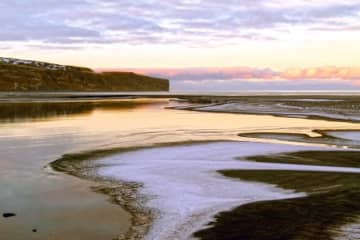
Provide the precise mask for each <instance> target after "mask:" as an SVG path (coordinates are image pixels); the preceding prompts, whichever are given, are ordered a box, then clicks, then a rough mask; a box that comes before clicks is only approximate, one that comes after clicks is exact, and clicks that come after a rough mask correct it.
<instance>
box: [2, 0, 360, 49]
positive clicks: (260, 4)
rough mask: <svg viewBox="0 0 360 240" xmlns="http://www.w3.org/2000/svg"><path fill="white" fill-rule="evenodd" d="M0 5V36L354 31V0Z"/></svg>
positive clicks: (180, 40) (167, 37)
mask: <svg viewBox="0 0 360 240" xmlns="http://www.w3.org/2000/svg"><path fill="white" fill-rule="evenodd" d="M0 11H1V12H0V13H1V14H0V21H1V22H2V30H1V32H0V41H23V42H26V41H42V42H46V43H61V44H78V43H95V44H108V43H119V44H200V45H201V44H209V42H210V41H212V42H216V43H222V44H226V43H229V42H237V41H238V40H239V39H247V40H274V39H276V38H277V37H278V36H277V35H278V34H277V33H279V32H286V31H287V29H288V27H289V26H292V27H293V28H296V27H301V28H305V29H307V30H308V31H337V30H339V29H340V30H344V31H357V30H358V27H357V23H358V22H359V20H360V15H359V12H360V2H359V1H358V0H354V1H346V0H344V1H340V0H329V1H326V2H325V1H307V0H293V1H286V2H284V1H279V0H242V1H240V0H229V1H220V0H193V1H190V0H168V1H161V0H137V1H133V0H121V1H118V0H63V1H55V0H32V1H24V0H13V1H1V2H0Z"/></svg>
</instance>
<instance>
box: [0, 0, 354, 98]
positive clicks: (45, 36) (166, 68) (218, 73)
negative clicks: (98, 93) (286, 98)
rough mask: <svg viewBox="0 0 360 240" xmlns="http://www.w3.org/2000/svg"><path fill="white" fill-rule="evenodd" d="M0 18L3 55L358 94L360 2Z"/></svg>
mask: <svg viewBox="0 0 360 240" xmlns="http://www.w3.org/2000/svg"><path fill="white" fill-rule="evenodd" d="M0 20H1V22H2V26H1V31H0V56H4V57H15V58H24V59H34V60H41V61H47V62H54V63H59V64H67V65H77V66H87V67H91V68H93V69H95V70H98V71H99V70H112V71H122V70H126V71H135V72H139V73H145V74H150V75H153V76H159V77H164V78H170V79H171V88H172V90H179V91H182V90H194V91H198V90H205V91H218V90H219V91H220V90H221V91H238V90H356V89H358V90H360V44H359V43H360V0H326V1H325V0H287V1H284V0H226V1H225V0H166V1H165V0H136V1H135V0H62V1H58V0H31V1H29V0H12V1H0Z"/></svg>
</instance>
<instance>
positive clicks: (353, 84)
mask: <svg viewBox="0 0 360 240" xmlns="http://www.w3.org/2000/svg"><path fill="white" fill-rule="evenodd" d="M97 71H130V72H136V73H140V74H146V75H150V76H155V77H161V78H167V79H170V80H171V85H172V87H173V89H175V90H203V91H206V90H214V89H216V90H240V89H243V90H244V89H246V90H254V89H257V90H296V89H298V90H321V89H323V90H353V89H355V88H356V89H360V67H358V68H357V67H318V68H291V69H286V70H284V71H276V70H273V69H270V68H251V67H236V68H235V67H234V68H181V69H179V68H178V69H176V68H175V69H132V68H127V69H97Z"/></svg>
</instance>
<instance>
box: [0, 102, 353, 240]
mask: <svg viewBox="0 0 360 240" xmlns="http://www.w3.org/2000/svg"><path fill="white" fill-rule="evenodd" d="M306 98H308V97H306ZM17 101H18V100H17ZM17 101H15V102H14V101H13V102H9V101H7V102H6V103H4V104H6V106H5V105H4V106H5V107H4V108H2V109H4V112H3V114H0V119H1V120H0V121H1V124H0V128H1V130H2V131H1V137H0V141H1V143H2V145H1V148H2V151H1V154H0V157H1V158H0V159H1V162H0V166H1V172H2V173H3V174H2V175H0V180H1V183H2V186H4V187H2V188H1V189H0V191H1V192H0V193H1V194H0V197H1V199H2V201H1V202H0V205H1V209H3V211H4V212H14V213H16V216H15V217H14V218H9V219H2V224H1V227H0V228H1V232H2V233H4V236H6V237H7V238H9V239H24V237H26V238H28V239H49V238H51V237H54V236H56V237H57V236H66V237H67V239H99V238H101V239H114V238H119V239H143V238H145V239H174V237H176V238H177V239H191V238H193V237H194V235H193V233H194V232H197V231H199V230H200V229H204V228H205V227H206V226H207V224H208V223H209V222H214V217H215V216H216V219H217V214H219V212H221V213H222V212H228V211H231V210H233V209H237V208H238V207H241V206H242V205H244V204H251V203H252V202H259V201H260V202H262V201H272V200H274V199H276V200H279V201H281V200H282V199H288V198H291V199H297V198H302V197H306V196H308V195H309V193H308V192H307V191H305V190H303V189H301V190H302V191H300V190H299V189H297V187H296V186H295V185H296V184H295V183H294V186H293V188H291V187H288V188H286V187H284V186H282V185H281V184H278V185H277V184H276V183H274V182H271V181H270V180H267V181H265V180H263V179H255V178H254V179H250V178H249V179H240V180H239V179H237V178H233V177H230V176H225V175H223V173H222V172H221V171H222V170H244V171H250V172H252V171H255V170H256V171H268V170H269V171H270V170H271V171H286V172H290V173H292V172H294V173H295V172H297V171H301V172H313V171H318V172H326V173H328V172H330V173H345V172H346V174H349V175H351V174H353V175H354V176H357V174H358V172H360V170H359V169H358V168H357V165H356V164H355V162H356V157H355V158H354V159H352V160H349V159H348V160H347V162H348V163H347V165H344V166H340V165H335V164H328V163H323V164H313V165H309V164H307V163H306V162H305V163H304V162H302V163H301V162H299V163H297V164H291V163H287V162H283V163H281V164H279V163H276V162H270V161H269V162H256V161H253V160H251V159H250V158H251V157H252V156H259V155H261V156H275V155H277V154H280V155H281V154H291V153H292V152H306V151H320V152H326V151H331V152H337V151H339V150H341V149H342V147H343V146H346V147H348V148H353V149H349V154H350V152H351V151H356V148H357V143H356V141H357V140H356V136H357V131H358V130H360V126H359V125H358V123H356V122H351V121H337V120H334V119H332V121H328V119H305V118H289V117H286V116H281V117H279V116H271V115H255V114H244V113H236V114H235V113H217V112H204V111H184V110H180V109H176V107H178V106H179V105H180V103H181V106H182V107H184V108H185V109H186V108H187V106H188V107H189V106H191V105H192V103H186V102H177V101H176V99H173V100H171V99H168V98H157V99H106V100H98V99H91V100H89V99H76V100H74V99H66V100H63V99H61V100H54V99H52V100H51V101H48V100H46V101H45V100H43V99H42V100H37V101H34V102H28V101H26V102H24V101H18V102H17ZM307 101H308V100H306V101H305V102H307ZM319 102H321V101H319ZM336 102H337V101H336ZM194 104H196V105H198V104H202V103H194ZM192 106H194V105H192ZM26 110H28V111H26ZM333 130H336V131H333ZM349 130H351V132H350V131H349ZM319 131H320V132H326V133H328V134H329V135H330V134H333V135H334V136H333V138H334V139H335V138H336V139H337V141H339V142H338V145H337V144H333V143H328V142H326V141H323V140H322V141H319V142H312V141H311V140H312V139H313V137H317V138H318V139H321V138H323V139H325V138H326V136H325V135H324V136H323V135H322V134H321V133H320V132H319ZM263 132H265V133H267V134H275V135H276V134H289V136H290V135H291V136H294V134H302V135H303V136H308V138H309V140H308V141H286V140H284V139H277V138H257V137H253V136H250V135H249V136H245V135H244V134H252V133H254V134H256V133H263ZM335 132H336V133H335ZM349 133H350V136H348V135H349ZM354 136H355V137H354ZM346 138H347V140H346V141H347V142H346V141H345V139H346ZM339 154H340V153H339ZM340 155H341V154H340ZM340 155H339V156H340ZM345 155H346V154H344V156H345ZM330 156H335V155H333V154H330ZM345 157H346V156H345ZM239 158H240V159H241V160H239ZM246 158H249V159H246ZM56 159H57V161H54V160H56ZM131 160H133V161H131ZM335 160H336V159H335ZM328 162H329V161H328ZM353 163H354V164H353ZM219 171H220V172H219ZM331 179H332V178H331ZM335 180H336V179H335ZM335 180H334V181H335ZM349 181H350V180H349ZM289 183H291V181H289ZM76 186H77V187H76ZM216 190H220V191H216ZM104 194H105V195H104ZM58 195H60V196H61V198H59V200H58V201H56V200H54V198H55V196H58ZM53 196H54V197H53ZM85 200H86V202H87V203H88V204H84V202H85ZM244 206H245V205H244ZM79 209H82V213H84V214H82V213H79V211H78V210H79ZM106 209H107V210H106ZM29 210H31V211H29ZM59 212H61V215H62V217H61V218H58V217H55V216H58V215H57V214H58V213H59ZM34 216H36V217H34ZM75 216H76V217H75ZM351 218H352V216H351ZM61 219H62V220H61ZM99 219H102V221H101V223H102V224H101V225H99V224H96V222H98V220H99ZM217 221H219V222H221V220H220V219H218V220H217ZM79 222H81V223H82V225H83V226H87V228H85V227H84V228H78V227H76V231H75V230H74V229H73V230H74V231H73V230H71V226H77V224H78V223H79ZM348 222H349V223H350V222H351V221H348ZM3 223H4V224H3ZM340 225H341V224H340ZM39 226H40V227H39ZM91 226H97V227H96V228H95V227H91ZM344 226H347V227H345V228H344V229H342V228H339V229H340V230H338V232H342V233H346V232H349V231H350V230H349V229H352V230H353V229H354V227H353V226H351V227H348V225H346V224H345V225H344ZM354 226H356V224H355V225H354ZM34 228H36V230H37V232H36V233H34V232H32V229H34ZM331 229H332V228H331ZM352 230H351V231H352ZM333 236H334V235H331V237H333ZM202 238H204V239H206V237H204V236H202ZM209 239H211V238H209Z"/></svg>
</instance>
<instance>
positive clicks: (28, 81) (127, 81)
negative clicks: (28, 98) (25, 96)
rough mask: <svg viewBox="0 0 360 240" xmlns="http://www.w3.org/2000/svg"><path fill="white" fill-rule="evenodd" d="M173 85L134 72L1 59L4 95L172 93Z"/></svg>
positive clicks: (0, 72)
mask: <svg viewBox="0 0 360 240" xmlns="http://www.w3.org/2000/svg"><path fill="white" fill-rule="evenodd" d="M168 90H169V81H168V80H166V79H160V78H153V77H148V76H143V75H138V74H135V73H131V72H105V73H95V72H94V71H92V70H91V69H89V68H81V67H72V66H63V65H57V64H50V63H43V62H37V61H29V60H19V59H11V58H0V91H168Z"/></svg>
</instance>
